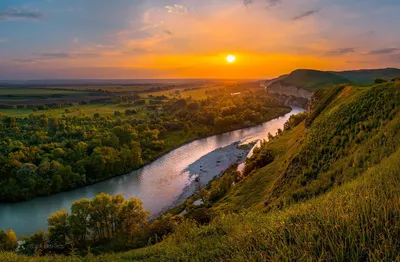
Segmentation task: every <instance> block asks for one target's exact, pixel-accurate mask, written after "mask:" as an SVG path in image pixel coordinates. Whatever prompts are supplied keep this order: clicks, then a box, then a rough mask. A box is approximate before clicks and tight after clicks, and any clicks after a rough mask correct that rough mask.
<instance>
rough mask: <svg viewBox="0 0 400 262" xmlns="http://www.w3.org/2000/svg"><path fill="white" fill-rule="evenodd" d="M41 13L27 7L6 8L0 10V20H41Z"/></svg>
mask: <svg viewBox="0 0 400 262" xmlns="http://www.w3.org/2000/svg"><path fill="white" fill-rule="evenodd" d="M42 18H43V15H42V14H41V13H40V12H38V11H37V10H31V9H27V8H8V9H3V10H0V20H41V19H42Z"/></svg>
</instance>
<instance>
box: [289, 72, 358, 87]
mask: <svg viewBox="0 0 400 262" xmlns="http://www.w3.org/2000/svg"><path fill="white" fill-rule="evenodd" d="M351 82H352V81H351V80H349V79H347V78H344V77H342V76H340V75H338V74H335V73H331V72H324V71H318V70H310V69H298V70H295V71H293V72H292V73H290V74H289V75H288V76H287V77H286V78H284V79H282V80H281V84H282V85H283V86H296V87H300V88H304V89H307V90H309V91H315V90H317V89H318V88H321V87H326V86H333V85H339V84H344V83H351Z"/></svg>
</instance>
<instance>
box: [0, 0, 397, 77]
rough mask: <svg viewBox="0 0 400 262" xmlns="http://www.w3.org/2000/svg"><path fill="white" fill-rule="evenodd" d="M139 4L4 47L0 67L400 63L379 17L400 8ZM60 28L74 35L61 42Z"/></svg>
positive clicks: (230, 72) (215, 69) (151, 72)
mask: <svg viewBox="0 0 400 262" xmlns="http://www.w3.org/2000/svg"><path fill="white" fill-rule="evenodd" d="M75 2H76V1H75V0H72V1H71V3H75ZM367 2H371V1H369V0H368V1H367ZM389 2H390V1H389ZM115 3H116V4H115V6H118V5H117V3H119V1H116V2H115ZM136 3H139V2H136ZM140 3H141V4H140V5H139V4H137V5H135V4H134V3H132V4H131V5H122V4H121V7H120V8H121V9H118V10H115V11H114V12H109V13H106V14H107V15H108V17H107V16H104V15H103V13H102V12H103V11H104V12H105V11H106V10H103V11H101V12H100V11H97V13H98V14H97V13H95V12H92V14H93V15H94V16H96V17H93V19H96V20H95V21H97V20H98V21H97V22H96V23H94V24H95V25H96V27H95V29H96V31H95V30H93V28H91V27H90V28H91V30H89V29H86V27H87V24H85V23H81V26H82V28H80V29H79V26H78V25H77V29H76V28H75V27H74V28H72V27H69V28H67V29H68V30H67V29H65V30H63V31H62V30H61V32H59V31H60V30H58V31H54V33H51V31H48V30H50V29H48V30H43V31H42V33H43V34H45V33H46V32H48V34H47V35H46V37H48V39H47V40H46V37H44V36H42V38H44V39H45V40H46V41H45V40H42V41H43V44H42V45H39V44H38V45H37V46H29V45H28V44H29V42H26V44H25V45H26V46H25V45H24V46H22V44H21V43H19V44H20V45H21V50H20V51H19V52H17V51H15V54H13V55H11V53H12V52H5V51H4V52H0V69H4V70H3V72H9V75H19V74H24V73H25V75H27V77H28V76H31V77H33V78H35V77H38V78H40V77H41V78H49V77H55V78H200V77H207V78H266V77H274V76H278V75H281V74H285V73H289V72H290V71H292V70H294V69H297V68H314V69H321V70H346V69H355V68H369V67H388V66H393V67H394V66H396V65H399V62H400V55H399V54H398V49H397V48H396V47H397V46H398V45H399V43H400V41H399V40H400V39H399V37H397V36H396V35H395V34H394V32H393V30H391V29H390V28H387V27H385V25H386V24H385V23H383V22H382V23H381V22H380V20H379V19H381V20H382V19H383V18H385V16H391V15H392V13H391V11H390V10H392V9H393V10H398V9H396V8H398V6H396V8H394V7H393V8H392V9H382V8H380V9H379V8H376V7H374V6H369V7H368V3H366V5H365V8H366V9H365V10H364V9H362V7H359V6H358V7H357V6H352V5H350V4H346V1H344V0H338V1H337V2H335V3H333V1H326V0H325V1H324V0H319V1H318V0H304V1H276V0H275V1H272V0H269V1H264V0H258V1H257V0H254V1H253V4H250V5H244V4H243V1H240V0H237V1H236V0H235V1H234V0H225V1H222V0H213V1H211V0H204V1H194V0H179V1H176V4H172V3H174V2H173V1H169V0H168V1H165V2H163V1H159V0H152V1H150V0H143V1H140ZM166 3H169V4H168V5H167V4H166ZM79 4H82V2H79V1H78V2H76V5H77V6H79ZM115 6H111V5H110V7H106V6H104V7H102V6H100V7H98V8H104V9H107V8H108V9H110V8H116V7H115ZM367 7H368V8H369V9H367ZM76 10H79V9H76ZM82 10H85V9H82ZM385 10H386V11H385ZM378 11H379V12H378ZM74 12H78V11H73V12H72V11H71V12H70V13H66V14H63V15H65V16H66V17H68V18H70V19H72V20H73V16H74V15H79V13H78V14H74ZM371 12H376V14H375V17H376V18H377V20H376V21H375V22H374V25H373V24H372V22H371V21H370V19H369V20H366V17H365V16H370V15H371ZM385 12H386V13H385ZM118 14H120V15H118ZM81 15H82V14H81ZM87 15H89V13H87ZM38 17H39V16H38ZM43 17H46V16H45V15H44V16H43ZM79 17H80V16H79ZM46 19H47V20H46ZM46 19H44V20H43V21H38V22H35V23H36V29H37V28H40V27H44V26H45V23H51V22H50V21H49V20H51V19H52V16H50V15H49V14H48V15H47V17H46ZM53 19H55V20H54V21H53V23H54V27H56V28H57V26H58V24H57V20H56V18H55V16H54V18H53ZM76 19H78V16H77V18H76ZM101 19H102V20H101ZM88 21H90V20H88ZM19 22H20V23H22V22H21V21H19ZM25 22H26V21H25ZM101 22H103V23H105V25H106V26H105V27H104V29H103V27H101V25H103V24H101ZM10 23H11V22H10ZM86 23H88V22H86ZM107 23H112V26H111V24H110V25H107ZM370 23H371V24H370ZM20 26H22V25H20ZM26 26H28V25H26ZM59 26H60V29H61V24H60V25H59ZM103 26H104V25H103ZM97 27H99V29H97ZM374 27H376V28H374ZM106 28H107V29H106ZM380 28H381V29H382V30H381V31H379V34H378V33H377V32H378V31H377V29H380ZM78 29H79V30H78ZM56 32H57V33H56ZM62 32H64V33H65V34H67V35H68V37H69V39H68V40H67V41H63V42H57V41H58V40H57V39H58V38H57V36H58V34H61V33H62ZM14 33H15V32H14ZM21 37H22V36H21ZM60 37H61V36H60ZM38 41H39V40H38ZM60 41H61V40H60ZM3 42H5V41H4V39H3ZM7 42H10V43H8V44H9V46H10V48H11V45H12V43H11V41H7ZM6 44H7V43H6ZM1 45H2V43H1V39H0V47H1ZM3 46H6V45H4V43H3ZM22 47H24V48H22ZM3 50H4V49H3ZM228 54H233V55H235V56H236V58H237V60H236V62H235V63H233V64H229V63H227V62H226V60H225V57H226V56H227V55H228ZM1 62H4V67H3V68H2V67H1ZM5 65H7V66H5ZM1 76H2V75H1V74H0V77H1ZM3 78H4V76H3Z"/></svg>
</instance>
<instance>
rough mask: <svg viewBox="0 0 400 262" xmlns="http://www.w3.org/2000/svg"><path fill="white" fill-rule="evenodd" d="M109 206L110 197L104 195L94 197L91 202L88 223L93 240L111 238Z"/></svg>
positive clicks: (110, 202)
mask: <svg viewBox="0 0 400 262" xmlns="http://www.w3.org/2000/svg"><path fill="white" fill-rule="evenodd" d="M111 204H112V198H111V196H110V195H108V194H105V193H100V194H98V195H96V196H95V197H94V198H93V200H92V202H91V205H90V222H89V223H90V227H91V230H92V232H93V234H94V238H95V239H107V238H110V237H111V231H110V220H111V212H112V211H111Z"/></svg>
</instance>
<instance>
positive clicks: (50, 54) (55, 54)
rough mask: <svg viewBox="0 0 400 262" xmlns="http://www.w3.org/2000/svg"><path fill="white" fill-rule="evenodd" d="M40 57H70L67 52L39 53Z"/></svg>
mask: <svg viewBox="0 0 400 262" xmlns="http://www.w3.org/2000/svg"><path fill="white" fill-rule="evenodd" d="M41 57H42V58H44V59H46V58H48V59H52V58H68V57H70V54H69V53H43V54H41Z"/></svg>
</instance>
